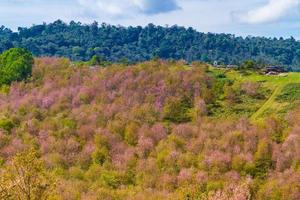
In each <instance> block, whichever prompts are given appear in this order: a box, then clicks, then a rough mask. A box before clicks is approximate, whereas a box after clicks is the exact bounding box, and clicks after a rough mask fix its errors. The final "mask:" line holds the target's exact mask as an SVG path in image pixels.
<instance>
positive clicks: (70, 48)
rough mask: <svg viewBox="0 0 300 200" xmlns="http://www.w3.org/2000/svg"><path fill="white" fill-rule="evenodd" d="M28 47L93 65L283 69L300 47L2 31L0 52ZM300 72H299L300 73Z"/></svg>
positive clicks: (148, 34)
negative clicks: (183, 63)
mask: <svg viewBox="0 0 300 200" xmlns="http://www.w3.org/2000/svg"><path fill="white" fill-rule="evenodd" d="M11 47H23V48H26V49H28V50H29V51H31V52H32V53H33V54H34V55H35V56H59V57H60V56H63V57H68V58H71V59H72V60H89V59H90V58H91V57H92V56H93V55H98V56H103V57H104V58H106V59H107V60H109V61H114V62H116V61H120V60H125V59H128V60H129V61H132V62H135V61H144V60H149V59H151V58H155V57H160V58H163V59H176V60H178V59H185V60H187V61H205V62H213V61H218V62H220V63H224V64H239V63H241V62H243V61H244V60H247V59H253V60H256V61H258V62H261V63H266V64H280V65H285V66H290V67H293V68H294V69H297V66H298V65H300V42H299V41H296V40H295V39H294V38H289V39H283V38H280V39H276V38H265V37H250V36H249V37H246V38H243V37H237V36H235V35H231V34H213V33H201V32H197V31H196V30H194V29H193V28H188V29H186V28H184V27H179V26H176V25H175V26H171V27H162V26H155V25H153V24H149V25H148V26H146V27H141V26H137V27H131V26H130V27H123V26H113V25H108V24H101V25H99V24H98V23H96V22H95V23H93V24H90V25H85V24H81V23H79V22H78V23H77V22H74V21H72V22H70V23H69V24H66V23H64V22H62V21H60V20H57V21H55V22H53V23H50V24H45V23H44V24H42V25H33V26H32V27H30V28H19V29H18V31H17V32H13V31H11V30H10V29H8V28H5V27H3V26H2V27H0V51H1V52H2V51H4V50H7V49H9V48H11ZM298 69H299V68H298Z"/></svg>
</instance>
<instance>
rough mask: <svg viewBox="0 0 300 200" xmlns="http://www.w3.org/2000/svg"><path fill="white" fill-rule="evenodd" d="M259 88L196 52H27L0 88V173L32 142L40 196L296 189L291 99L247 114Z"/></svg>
mask: <svg viewBox="0 0 300 200" xmlns="http://www.w3.org/2000/svg"><path fill="white" fill-rule="evenodd" d="M269 93H270V92H268V89H267V88H265V87H263V86H262V85H261V83H258V82H255V83H254V82H247V81H245V82H237V81H235V80H229V78H228V77H226V74H223V73H221V72H216V71H214V70H211V69H210V67H209V66H208V65H206V64H201V63H193V64H191V65H190V66H186V65H185V63H183V62H167V61H161V60H157V61H156V60H153V61H149V62H144V63H140V64H137V65H134V66H123V65H112V66H109V67H89V66H76V65H74V64H72V63H71V62H70V61H69V60H67V59H63V58H37V59H35V66H34V67H33V71H32V77H31V78H30V79H29V80H27V81H26V82H24V81H23V82H14V83H13V84H11V86H8V87H3V88H2V91H1V93H0V174H1V173H2V175H3V177H4V173H7V172H8V171H7V170H6V168H9V166H10V163H11V160H13V159H14V158H15V156H16V155H18V154H19V153H20V152H23V151H24V150H26V149H29V148H32V149H34V150H35V152H36V153H37V156H36V157H37V158H38V160H39V162H38V163H41V166H43V169H44V171H43V173H45V174H47V176H51V178H50V179H51V180H52V181H53V182H55V184H53V188H52V190H51V191H50V192H49V195H48V197H47V199H57V200H77V199H83V200H97V199H104V200H114V199H120V200H121V199H128V200H131V199H140V200H150V199H151V200H152V199H153V200H154V199H170V200H171V199H186V200H188V199H199V200H202V199H203V200H204V199H205V200H229V199H230V200H231V199H232V200H249V199H259V200H265V199H270V200H273V199H274V200H275V199H276V200H297V199H300V125H299V120H300V114H299V113H300V108H299V107H297V106H294V107H293V108H290V109H289V110H286V112H284V113H281V114H280V115H272V114H266V116H265V117H264V118H263V119H262V120H261V121H260V122H259V123H253V122H251V121H250V120H249V113H251V112H252V110H251V109H256V106H257V105H260V102H263V101H265V100H266V98H267V97H268V95H269ZM241 110H242V111H243V112H242V111H241ZM245 110H246V111H245ZM244 111H245V112H244ZM233 112H235V114H233ZM230 113H231V114H230ZM15 160H17V161H18V159H15ZM12 163H14V160H13V161H12ZM39 166H40V165H39ZM46 180H48V181H49V179H46ZM3 181H5V180H3ZM0 186H1V178H0ZM2 186H3V185H2ZM1 189H3V188H2V187H0V198H1V195H2V193H1V192H3V191H5V190H2V191H1ZM3 194H4V192H3ZM32 199H33V198H32Z"/></svg>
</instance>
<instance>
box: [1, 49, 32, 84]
mask: <svg viewBox="0 0 300 200" xmlns="http://www.w3.org/2000/svg"><path fill="white" fill-rule="evenodd" d="M32 65H33V57H32V54H31V53H30V52H29V51H27V50H26V49H21V48H12V49H9V50H7V51H5V52H4V53H2V54H1V55H0V85H2V84H10V83H11V82H13V81H21V80H24V79H26V78H28V77H29V76H30V75H31V72H32Z"/></svg>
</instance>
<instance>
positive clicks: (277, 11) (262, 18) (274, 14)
mask: <svg viewBox="0 0 300 200" xmlns="http://www.w3.org/2000/svg"><path fill="white" fill-rule="evenodd" d="M299 4H300V0H268V3H267V4H266V5H263V6H261V7H258V8H256V9H253V10H250V11H248V12H247V13H246V14H238V16H237V17H238V19H239V21H240V22H243V23H248V24H260V23H266V22H273V21H276V20H278V19H280V18H282V17H284V16H286V15H287V14H288V13H289V11H291V10H292V9H293V8H295V7H297V6H298V5H299Z"/></svg>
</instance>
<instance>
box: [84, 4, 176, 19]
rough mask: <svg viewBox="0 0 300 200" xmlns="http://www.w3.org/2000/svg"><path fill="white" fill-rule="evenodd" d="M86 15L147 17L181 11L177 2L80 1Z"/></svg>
mask: <svg viewBox="0 0 300 200" xmlns="http://www.w3.org/2000/svg"><path fill="white" fill-rule="evenodd" d="M78 2H79V4H80V5H81V6H82V7H83V8H84V13H85V14H87V13H89V14H90V15H92V16H102V15H103V14H106V15H110V16H112V17H124V16H128V15H133V14H136V13H142V14H146V15H149V14H150V15H151V14H158V13H165V12H170V11H173V10H177V9H179V6H178V5H177V2H176V0H122V1H120V0H78Z"/></svg>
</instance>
